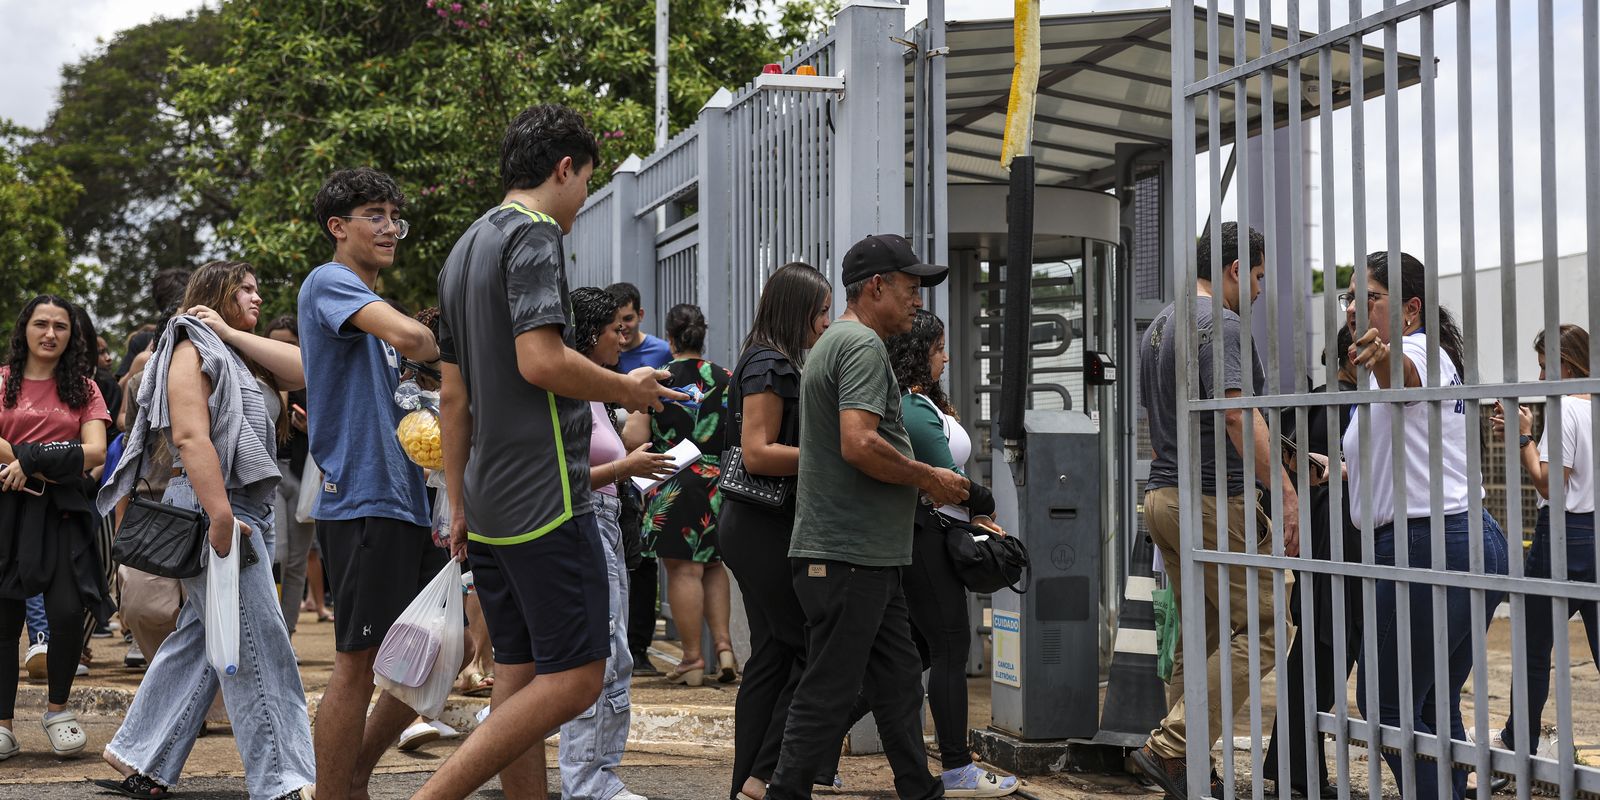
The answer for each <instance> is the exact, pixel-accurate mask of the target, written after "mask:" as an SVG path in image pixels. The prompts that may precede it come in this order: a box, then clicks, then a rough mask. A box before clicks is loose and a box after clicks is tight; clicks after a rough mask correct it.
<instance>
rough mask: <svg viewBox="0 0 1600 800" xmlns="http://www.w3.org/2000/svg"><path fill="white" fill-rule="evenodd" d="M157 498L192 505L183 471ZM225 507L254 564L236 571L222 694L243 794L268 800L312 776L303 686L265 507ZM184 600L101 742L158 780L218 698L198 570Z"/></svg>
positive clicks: (174, 767)
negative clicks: (232, 667)
mask: <svg viewBox="0 0 1600 800" xmlns="http://www.w3.org/2000/svg"><path fill="white" fill-rule="evenodd" d="M164 500H165V502H167V503H171V504H173V505H175V506H179V507H182V508H191V509H195V510H199V509H200V504H199V502H198V501H197V500H196V499H195V496H194V490H193V488H191V487H190V485H189V482H188V481H187V480H184V479H181V478H179V479H175V480H173V481H172V483H171V485H169V486H168V487H167V492H166V496H165V498H164ZM233 513H234V515H235V516H237V517H238V518H239V519H240V520H241V521H243V522H244V523H245V524H247V525H249V526H250V527H251V528H252V529H253V531H252V532H251V534H250V535H251V538H252V539H253V540H254V544H255V548H256V553H257V554H258V555H259V556H261V561H260V563H257V564H255V565H254V566H251V567H246V568H242V569H241V570H240V571H239V604H240V606H241V611H242V613H241V615H240V624H239V671H238V673H237V674H235V675H234V676H233V677H231V678H228V679H227V680H225V681H221V688H222V701H223V704H224V705H226V706H227V709H228V718H229V720H231V721H232V723H233V735H234V740H235V744H236V745H237V746H238V748H239V757H240V759H241V760H242V761H243V762H244V770H245V785H246V788H247V789H248V790H249V793H250V797H251V798H260V799H261V800H268V799H269V798H274V797H279V796H281V795H284V794H288V793H289V792H292V791H294V790H296V789H299V788H300V787H302V786H308V785H311V784H314V783H316V774H317V773H316V768H315V766H314V764H315V760H314V756H313V755H312V749H311V724H310V721H309V719H308V718H307V716H306V699H305V688H304V687H303V686H302V685H301V683H300V670H299V668H298V667H297V666H296V665H295V662H294V651H293V650H291V649H290V648H289V632H288V630H287V629H286V628H284V625H283V613H282V612H281V611H279V609H278V594H277V589H276V587H275V586H274V585H273V582H272V561H271V558H272V549H271V545H270V544H268V542H269V541H270V537H268V536H267V535H265V534H266V533H267V532H268V531H269V530H270V528H271V525H272V509H271V507H270V506H255V507H247V506H244V505H235V506H234V507H233ZM183 588H184V592H185V594H186V595H187V599H186V600H185V601H184V604H183V609H182V610H181V611H179V612H178V628H177V630H175V631H173V632H172V635H171V636H168V637H167V640H166V641H165V642H163V643H162V645H161V648H160V649H159V650H157V651H156V653H155V657H154V658H153V659H152V660H151V662H150V669H149V671H148V672H146V673H145V677H144V681H143V682H142V683H141V684H140V686H139V691H138V693H137V694H136V695H134V698H133V706H132V707H131V708H129V709H128V714H127V717H126V718H125V719H124V720H123V723H122V727H121V728H118V729H117V734H116V736H114V737H113V738H112V739H111V743H110V744H108V745H106V750H107V752H109V753H110V754H111V756H113V757H114V758H116V759H117V760H118V761H120V762H122V763H123V764H125V765H127V766H129V767H132V768H133V769H134V770H137V771H138V772H139V773H141V774H143V775H146V776H148V777H149V778H151V779H152V780H154V781H155V782H157V783H159V784H161V785H162V786H166V787H172V786H174V785H176V784H177V782H178V778H179V776H180V775H181V774H182V773H183V764H184V762H185V761H186V760H187V759H188V758H189V751H190V750H191V749H192V748H193V747H194V742H195V738H196V737H197V736H198V735H199V733H200V726H201V725H202V724H203V723H204V722H205V718H206V709H207V708H210V707H211V701H212V700H213V699H214V698H215V697H216V693H217V688H218V683H219V681H218V679H217V673H216V670H214V669H212V667H211V664H210V662H209V661H207V659H206V631H205V599H206V573H204V572H202V573H200V574H199V575H196V576H195V577H193V578H185V579H184V581H183Z"/></svg>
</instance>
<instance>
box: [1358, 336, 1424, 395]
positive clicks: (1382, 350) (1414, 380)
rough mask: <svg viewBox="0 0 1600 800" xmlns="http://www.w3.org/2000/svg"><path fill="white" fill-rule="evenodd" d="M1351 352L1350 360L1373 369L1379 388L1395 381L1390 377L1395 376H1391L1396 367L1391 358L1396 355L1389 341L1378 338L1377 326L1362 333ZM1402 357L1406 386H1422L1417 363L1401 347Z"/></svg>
mask: <svg viewBox="0 0 1600 800" xmlns="http://www.w3.org/2000/svg"><path fill="white" fill-rule="evenodd" d="M1350 352H1351V359H1350V360H1351V361H1352V362H1353V363H1354V364H1355V365H1356V366H1362V367H1366V368H1367V369H1370V370H1372V376H1373V377H1374V378H1377V380H1378V387H1379V388H1381V389H1387V388H1389V386H1390V384H1391V383H1392V382H1393V381H1391V380H1390V378H1391V377H1393V376H1391V375H1390V374H1389V373H1390V371H1391V370H1392V369H1394V367H1393V366H1392V361H1391V359H1393V357H1394V356H1393V353H1394V350H1393V349H1392V348H1390V347H1389V344H1388V343H1387V342H1383V341H1380V340H1379V339H1378V329H1377V328H1368V329H1367V332H1366V333H1364V334H1362V335H1361V338H1360V339H1357V340H1356V342H1355V344H1352V345H1350ZM1400 358H1401V359H1402V361H1403V363H1402V370H1403V371H1404V373H1405V386H1406V388H1407V389H1415V388H1416V387H1418V386H1421V385H1422V373H1420V372H1418V371H1417V365H1416V364H1414V363H1412V361H1411V359H1409V358H1406V356H1405V349H1404V348H1401V350H1400Z"/></svg>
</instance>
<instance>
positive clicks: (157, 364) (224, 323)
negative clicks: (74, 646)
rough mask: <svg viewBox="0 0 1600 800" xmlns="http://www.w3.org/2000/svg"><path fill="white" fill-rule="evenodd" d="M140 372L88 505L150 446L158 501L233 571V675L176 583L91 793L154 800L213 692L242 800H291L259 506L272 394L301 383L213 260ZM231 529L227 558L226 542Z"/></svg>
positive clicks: (290, 683)
mask: <svg viewBox="0 0 1600 800" xmlns="http://www.w3.org/2000/svg"><path fill="white" fill-rule="evenodd" d="M180 307H181V308H184V309H186V311H185V312H184V313H183V314H182V315H181V316H177V317H174V318H173V319H172V320H171V321H169V322H168V323H167V327H166V330H165V332H164V333H163V334H162V336H161V339H160V340H159V341H158V342H157V344H156V347H155V351H154V353H153V354H152V355H151V357H150V359H149V362H148V364H147V366H146V372H147V373H148V374H147V375H146V379H145V381H144V382H143V383H142V384H141V386H140V393H139V413H138V416H137V417H136V418H135V420H134V422H133V425H132V427H131V428H130V430H129V432H128V436H127V444H126V449H125V451H124V454H123V457H122V460H121V461H120V462H119V463H118V465H117V468H116V471H115V472H114V473H113V474H112V477H111V480H110V481H109V482H108V483H107V484H106V486H105V488H103V489H102V490H101V492H100V496H99V504H100V508H101V509H102V510H107V511H109V510H110V509H111V508H112V507H114V506H115V505H116V503H117V501H118V500H120V499H121V498H122V497H123V496H125V495H126V494H128V493H129V492H131V491H132V490H133V486H134V483H135V482H137V481H138V480H139V479H140V478H141V477H142V475H141V473H144V472H146V471H148V467H147V466H145V460H144V459H143V458H142V452H143V451H144V449H145V448H147V447H149V446H151V444H152V439H153V438H155V437H158V436H159V437H162V438H164V439H165V440H166V442H167V445H168V448H169V449H170V450H171V452H172V456H173V461H172V466H171V472H172V480H171V482H170V483H169V484H168V486H167V490H166V493H165V495H164V496H163V498H162V500H163V502H165V503H168V504H170V505H174V506H177V507H179V508H186V509H192V510H194V511H198V512H201V513H202V514H203V516H204V519H205V523H206V542H207V545H208V547H209V549H210V550H212V551H215V553H216V554H217V555H218V556H221V557H224V558H226V557H234V558H240V559H242V560H241V561H240V564H239V608H238V609H228V610H227V612H226V613H238V614H239V615H240V617H241V619H240V625H239V637H240V646H239V666H238V672H237V673H236V674H234V675H231V676H228V677H225V678H220V679H219V677H218V675H217V672H216V670H215V669H214V668H213V667H212V666H211V664H210V662H209V660H208V659H207V656H206V630H205V626H206V614H207V611H206V608H205V601H206V583H207V580H208V578H209V573H208V572H206V571H202V572H201V573H200V574H199V575H196V576H194V577H192V578H185V579H183V588H184V594H185V600H184V604H183V608H182V610H181V611H180V612H179V614H178V627H177V629H176V630H174V631H173V632H172V634H171V635H170V636H168V637H167V639H166V641H165V642H163V643H162V645H161V648H160V649H159V650H157V651H156V652H155V653H154V654H153V658H152V660H151V662H150V669H149V672H147V673H146V675H145V680H144V682H143V683H142V684H141V686H140V689H139V692H138V694H136V695H135V696H134V700H133V705H132V707H130V708H129V709H128V713H127V716H126V717H125V718H124V719H123V723H122V726H121V727H120V728H119V729H118V730H117V733H116V736H114V737H113V738H112V740H111V742H110V743H109V744H107V745H106V748H105V751H104V753H103V756H104V758H105V760H106V763H108V764H110V765H111V766H112V767H113V768H114V769H116V770H117V772H118V773H120V774H121V776H122V777H121V779H120V780H102V781H96V782H95V783H96V784H97V785H99V786H101V787H102V788H106V789H110V790H112V791H115V792H118V793H121V794H123V795H125V796H131V797H164V796H166V795H167V794H168V791H169V789H170V788H171V787H172V786H173V785H174V784H175V783H177V781H178V778H179V776H180V775H181V774H182V772H183V765H184V761H185V760H186V759H187V758H188V755H189V750H190V748H191V747H193V746H194V741H195V738H196V737H197V736H198V735H199V734H200V731H201V728H202V726H203V725H204V723H205V716H206V709H207V708H208V707H210V705H211V702H212V698H213V697H214V696H215V695H216V693H217V690H218V688H219V683H220V688H221V691H222V697H223V702H224V704H225V705H226V706H227V709H228V717H229V719H230V720H232V722H233V731H234V736H235V739H236V744H237V746H238V748H239V757H240V760H241V761H243V763H244V768H245V784H246V787H247V788H248V790H249V795H250V797H252V798H260V799H261V800H266V799H267V798H301V797H305V796H306V795H305V794H304V793H303V790H304V789H305V788H306V787H309V786H311V785H313V784H315V782H316V771H315V767H314V766H313V755H312V749H311V729H310V725H309V723H308V721H307V717H306V704H305V689H304V687H303V686H302V685H301V682H300V672H299V669H298V667H297V666H296V664H295V656H294V650H293V649H291V648H290V646H289V631H288V628H286V627H285V626H284V622H283V612H282V611H281V610H280V609H279V607H278V593H277V588H276V586H275V585H274V583H273V579H272V566H271V554H272V540H273V537H272V536H271V535H270V532H271V529H272V525H273V513H272V503H273V498H274V496H275V495H276V493H277V487H278V480H279V478H280V472H279V469H278V460H277V449H278V444H279V441H280V438H281V436H282V433H283V431H284V430H285V429H286V426H287V415H286V414H285V409H284V408H283V404H282V403H281V402H280V400H279V398H278V396H277V392H278V390H279V389H298V388H300V387H301V386H302V385H304V383H305V373H304V371H303V369H302V367H301V363H300V348H298V347H295V346H294V345H291V344H287V343H285V342H280V341H277V340H274V339H271V338H269V337H266V336H258V335H256V334H255V333H253V332H252V331H254V330H255V327H256V324H257V323H258V322H259V320H260V317H261V296H260V295H259V294H258V293H257V289H256V276H255V270H254V269H253V268H252V267H251V266H250V265H249V264H246V263H243V262H239V261H214V262H211V263H209V264H206V265H205V266H202V267H200V268H199V269H197V270H195V272H194V274H193V276H192V277H191V278H190V279H189V284H188V287H187V290H186V292H185V294H184V298H183V303H182V305H181V306H180ZM236 525H237V528H238V533H239V543H238V547H239V550H240V552H238V553H234V552H233V551H232V548H233V533H234V530H235V526H236Z"/></svg>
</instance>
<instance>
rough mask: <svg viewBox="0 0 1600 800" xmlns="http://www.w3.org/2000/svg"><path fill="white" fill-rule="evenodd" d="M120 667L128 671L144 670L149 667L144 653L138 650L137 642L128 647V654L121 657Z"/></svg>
mask: <svg viewBox="0 0 1600 800" xmlns="http://www.w3.org/2000/svg"><path fill="white" fill-rule="evenodd" d="M122 666H124V667H127V668H128V669H144V668H145V667H147V666H149V662H147V661H145V658H144V651H142V650H140V649H139V643H138V642H134V643H133V644H130V645H128V654H127V655H125V656H123V657H122Z"/></svg>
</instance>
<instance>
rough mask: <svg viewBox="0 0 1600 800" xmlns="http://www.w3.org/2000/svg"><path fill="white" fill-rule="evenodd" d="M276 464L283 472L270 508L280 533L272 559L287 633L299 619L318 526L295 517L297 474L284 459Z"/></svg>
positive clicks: (297, 504)
mask: <svg viewBox="0 0 1600 800" xmlns="http://www.w3.org/2000/svg"><path fill="white" fill-rule="evenodd" d="M278 466H279V467H280V468H281V470H282V472H283V479H282V480H281V481H279V482H278V493H277V496H276V497H275V498H274V500H273V503H272V512H273V519H274V521H275V524H274V528H276V529H277V530H279V531H281V532H282V533H281V535H280V536H279V537H278V549H277V550H275V551H274V552H273V560H274V561H277V562H278V565H279V569H278V574H279V576H281V579H282V583H283V591H282V592H281V593H280V594H279V605H280V606H281V608H282V609H283V622H284V624H285V625H288V626H289V635H290V636H294V632H295V628H296V626H297V624H298V623H299V622H300V600H301V595H303V594H305V591H306V556H307V555H308V554H309V553H310V552H311V543H312V542H313V541H315V540H316V533H317V526H315V525H313V524H311V523H309V522H301V521H299V520H297V519H295V517H294V512H295V508H296V507H298V506H299V505H300V476H299V475H295V474H293V473H294V470H291V469H289V462H287V461H279V462H278ZM268 547H269V549H270V548H271V545H268Z"/></svg>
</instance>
